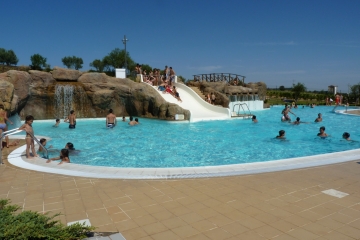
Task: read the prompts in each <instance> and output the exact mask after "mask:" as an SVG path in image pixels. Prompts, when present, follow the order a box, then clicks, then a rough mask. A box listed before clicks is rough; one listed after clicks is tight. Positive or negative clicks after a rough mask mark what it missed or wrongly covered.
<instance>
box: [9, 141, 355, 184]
mask: <svg viewBox="0 0 360 240" xmlns="http://www.w3.org/2000/svg"><path fill="white" fill-rule="evenodd" d="M25 148H26V147H25V146H22V147H19V148H17V149H15V150H14V151H12V152H11V153H10V154H9V155H8V162H9V163H10V164H12V165H14V166H17V167H19V168H24V169H28V170H34V171H39V172H46V173H55V174H61V175H68V176H78V177H91V178H108V179H182V178H205V177H224V176H236V175H246V174H255V173H264V172H275V171H283V170H291V169H300V168H307V167H316V166H321V165H327V164H334V163H342V162H347V161H355V160H358V159H360V149H355V150H349V151H344V152H336V153H327V154H321V155H314V156H308V157H298V158H291V159H283V160H275V161H268V162H257V163H244V164H233V165H222V166H207V167H186V168H116V167H100V166H86V165H79V164H72V163H68V164H62V165H58V162H51V163H46V160H45V159H42V158H34V159H33V160H28V159H26V158H25V156H22V155H23V154H24V151H25Z"/></svg>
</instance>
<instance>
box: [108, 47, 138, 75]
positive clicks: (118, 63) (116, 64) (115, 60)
mask: <svg viewBox="0 0 360 240" xmlns="http://www.w3.org/2000/svg"><path fill="white" fill-rule="evenodd" d="M102 62H103V63H104V69H105V71H115V68H122V67H124V66H125V50H120V49H119V48H115V49H114V50H112V51H111V52H110V53H109V54H108V55H107V56H105V57H104V58H103V60H102ZM126 62H127V67H128V69H133V68H134V66H135V62H134V61H133V60H132V59H131V57H130V55H129V52H126Z"/></svg>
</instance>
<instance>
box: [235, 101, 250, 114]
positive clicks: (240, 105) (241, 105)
mask: <svg viewBox="0 0 360 240" xmlns="http://www.w3.org/2000/svg"><path fill="white" fill-rule="evenodd" d="M237 105H239V111H240V107H241V108H242V110H243V112H244V114H246V112H245V109H244V107H243V105H245V106H246V107H247V109H248V111H249V115H251V111H250V109H249V106H248V105H247V104H246V103H237V104H234V106H233V110H232V111H233V112H235V111H234V110H235V106H237Z"/></svg>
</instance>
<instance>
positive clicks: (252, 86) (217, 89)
mask: <svg viewBox="0 0 360 240" xmlns="http://www.w3.org/2000/svg"><path fill="white" fill-rule="evenodd" d="M241 84H242V85H243V86H233V85H229V83H227V82H225V81H220V82H206V81H203V82H199V81H189V82H187V83H186V85H188V86H194V87H198V88H199V89H200V90H201V92H202V93H203V94H204V95H207V94H210V93H212V92H213V93H215V96H216V100H215V105H221V106H223V107H228V106H229V97H228V96H229V95H246V94H258V95H259V98H260V99H262V100H264V99H265V96H266V84H265V83H263V82H257V83H246V84H243V83H241Z"/></svg>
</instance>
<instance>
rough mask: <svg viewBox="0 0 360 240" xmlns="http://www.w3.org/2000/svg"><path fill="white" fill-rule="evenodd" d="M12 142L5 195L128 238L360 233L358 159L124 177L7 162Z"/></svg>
mask: <svg viewBox="0 0 360 240" xmlns="http://www.w3.org/2000/svg"><path fill="white" fill-rule="evenodd" d="M13 149H14V148H9V149H5V150H4V151H3V158H4V159H5V160H4V162H5V164H4V165H2V166H0V198H9V199H11V201H12V203H14V204H18V205H20V206H21V207H22V209H23V210H35V211H39V212H48V211H51V212H53V213H58V212H61V213H62V214H63V215H62V216H60V217H59V220H60V221H62V222H63V223H64V224H66V223H68V222H73V221H77V220H83V219H89V221H90V222H91V224H92V225H94V226H96V227H97V231H99V232H120V233H121V234H122V236H124V238H125V239H127V240H131V239H137V240H139V239H142V240H145V239H147V240H149V239H152V240H161V239H166V240H168V239H197V240H201V239H216V240H219V239H276V240H282V239H289V240H291V239H301V240H303V239H318V240H323V239H329V240H330V239H336V240H339V239H341V240H347V239H360V174H359V173H360V164H359V163H358V161H350V162H345V163H338V164H333V165H326V166H320V167H313V168H307V169H297V170H288V171H281V172H272V173H262V174H253V175H242V176H232V177H218V178H200V179H199V178H198V179H180V180H179V179H178V180H121V179H97V178H86V177H74V176H65V175H57V174H52V173H44V172H36V171H32V170H24V169H20V168H18V167H14V166H12V165H10V164H8V161H7V155H8V154H9V151H10V150H13ZM359 162H360V160H359ZM331 189H333V190H331ZM329 190H331V191H329ZM334 190H336V191H334ZM329 194H332V195H329Z"/></svg>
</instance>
